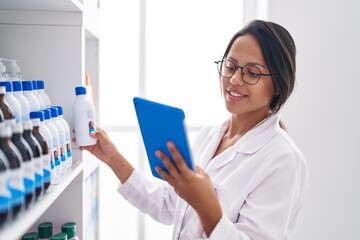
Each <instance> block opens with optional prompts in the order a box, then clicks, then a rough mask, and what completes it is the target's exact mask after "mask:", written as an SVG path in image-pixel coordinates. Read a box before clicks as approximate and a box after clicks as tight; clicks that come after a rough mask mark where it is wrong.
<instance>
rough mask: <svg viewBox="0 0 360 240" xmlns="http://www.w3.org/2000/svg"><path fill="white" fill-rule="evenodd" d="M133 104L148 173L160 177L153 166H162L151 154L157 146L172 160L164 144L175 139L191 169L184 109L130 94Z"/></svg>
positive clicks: (153, 153) (192, 166)
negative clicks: (149, 170)
mask: <svg viewBox="0 0 360 240" xmlns="http://www.w3.org/2000/svg"><path fill="white" fill-rule="evenodd" d="M134 107H135V111H136V116H137V119H138V122H139V127H140V132H141V135H142V139H143V142H144V145H145V149H146V154H147V157H148V160H149V163H150V168H151V172H152V174H153V175H154V176H155V177H157V178H160V179H162V178H161V176H160V175H159V174H158V173H157V172H156V170H155V167H156V166H160V167H162V168H163V169H165V170H166V168H165V166H164V165H163V163H162V161H161V160H160V159H159V158H158V157H157V156H156V155H155V151H156V150H161V151H162V152H164V153H165V154H166V155H167V156H169V158H170V159H171V160H172V161H174V160H173V159H172V157H171V154H170V151H169V150H168V148H167V146H166V142H167V141H172V142H174V143H175V146H176V147H177V148H178V149H179V151H180V153H181V155H182V156H183V158H184V160H185V161H186V163H187V165H188V166H189V168H190V169H192V170H194V165H193V162H192V158H191V151H190V148H189V141H188V137H187V131H186V125H185V114H184V111H183V110H182V109H180V108H176V107H172V106H168V105H165V104H161V103H158V102H153V101H150V100H147V99H144V98H139V97H135V98H134Z"/></svg>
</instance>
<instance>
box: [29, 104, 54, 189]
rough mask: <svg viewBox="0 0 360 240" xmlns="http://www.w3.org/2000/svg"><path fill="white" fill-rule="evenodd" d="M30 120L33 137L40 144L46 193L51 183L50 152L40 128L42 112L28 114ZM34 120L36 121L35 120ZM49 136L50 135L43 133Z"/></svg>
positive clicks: (41, 126)
mask: <svg viewBox="0 0 360 240" xmlns="http://www.w3.org/2000/svg"><path fill="white" fill-rule="evenodd" d="M30 119H31V120H33V135H34V137H35V138H36V140H37V141H38V143H39V144H40V147H41V155H42V159H43V164H42V167H43V176H44V191H46V190H47V189H48V188H49V186H50V182H51V162H50V161H51V160H50V152H49V145H48V143H47V141H46V139H45V137H44V136H43V135H44V131H42V130H41V129H42V128H45V127H44V124H43V122H44V113H43V112H42V111H36V112H30ZM35 119H38V121H37V120H35ZM44 130H45V131H49V130H48V129H44ZM45 134H50V135H51V133H45Z"/></svg>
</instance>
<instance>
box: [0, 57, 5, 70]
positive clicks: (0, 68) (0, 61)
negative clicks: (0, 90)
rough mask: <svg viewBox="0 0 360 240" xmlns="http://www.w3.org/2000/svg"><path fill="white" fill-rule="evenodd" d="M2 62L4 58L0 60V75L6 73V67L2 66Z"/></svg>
mask: <svg viewBox="0 0 360 240" xmlns="http://www.w3.org/2000/svg"><path fill="white" fill-rule="evenodd" d="M3 60H6V59H5V58H0V73H4V72H6V66H5V65H4V64H3V62H2V61H3Z"/></svg>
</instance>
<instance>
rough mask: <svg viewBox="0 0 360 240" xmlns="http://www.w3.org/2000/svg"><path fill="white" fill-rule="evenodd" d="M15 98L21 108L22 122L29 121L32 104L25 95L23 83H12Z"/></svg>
mask: <svg viewBox="0 0 360 240" xmlns="http://www.w3.org/2000/svg"><path fill="white" fill-rule="evenodd" d="M11 83H12V86H13V96H14V97H15V98H16V99H17V100H18V102H19V104H20V108H21V121H26V120H29V113H30V103H29V101H28V100H27V98H26V97H25V96H24V95H23V90H22V83H21V81H12V82H11Z"/></svg>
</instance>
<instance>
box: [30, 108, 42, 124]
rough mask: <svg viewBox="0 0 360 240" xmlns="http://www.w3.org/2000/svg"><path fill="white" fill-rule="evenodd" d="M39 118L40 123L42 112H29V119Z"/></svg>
mask: <svg viewBox="0 0 360 240" xmlns="http://www.w3.org/2000/svg"><path fill="white" fill-rule="evenodd" d="M36 118H39V119H40V121H41V122H42V121H44V112H43V111H32V112H30V119H36Z"/></svg>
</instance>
